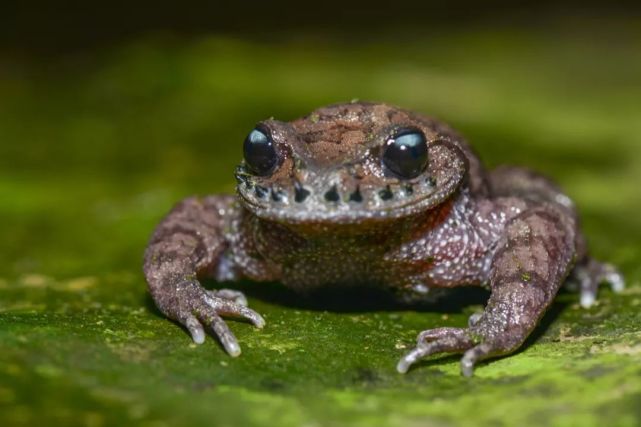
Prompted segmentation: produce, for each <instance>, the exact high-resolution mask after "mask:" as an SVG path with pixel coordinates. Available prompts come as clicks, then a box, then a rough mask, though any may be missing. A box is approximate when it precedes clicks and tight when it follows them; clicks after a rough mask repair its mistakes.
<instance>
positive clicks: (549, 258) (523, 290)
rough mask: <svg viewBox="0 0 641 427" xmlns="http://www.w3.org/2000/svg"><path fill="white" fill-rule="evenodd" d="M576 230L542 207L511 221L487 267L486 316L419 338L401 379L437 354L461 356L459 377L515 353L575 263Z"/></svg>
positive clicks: (404, 362)
mask: <svg viewBox="0 0 641 427" xmlns="http://www.w3.org/2000/svg"><path fill="white" fill-rule="evenodd" d="M575 236H576V224H575V221H574V219H573V218H572V217H571V216H569V215H567V214H566V213H565V212H563V211H562V210H560V209H558V208H556V207H553V206H549V205H543V206H539V207H536V208H531V209H529V210H526V211H524V212H522V213H521V214H519V215H518V216H516V217H515V218H514V219H512V220H511V221H510V222H509V223H508V225H507V227H506V229H505V232H504V235H503V237H502V239H501V240H500V243H499V246H498V249H497V251H496V253H495V255H494V258H493V261H492V267H491V271H490V285H491V289H492V293H491V296H490V299H489V301H488V304H487V306H486V308H485V311H484V312H483V313H482V314H481V315H476V316H472V318H470V324H469V325H468V327H467V328H438V329H432V330H427V331H424V332H422V333H421V334H420V335H419V337H418V345H417V347H416V348H415V349H414V350H412V351H411V352H409V353H408V354H406V355H405V356H404V357H403V358H402V359H401V360H400V361H399V363H398V366H397V369H398V371H399V372H401V373H405V372H407V370H408V369H409V367H410V366H411V365H412V364H413V363H415V362H416V361H418V360H420V359H422V358H424V357H427V356H429V355H432V354H436V353H464V355H463V358H462V360H461V372H462V374H463V375H465V376H471V375H472V373H473V371H474V366H475V365H476V363H477V362H479V361H481V360H483V359H487V358H490V357H496V356H501V355H505V354H509V353H511V352H513V351H515V350H516V349H517V348H519V347H520V346H521V344H522V343H523V342H524V341H525V339H526V338H527V337H528V336H529V335H530V333H531V332H532V330H533V329H534V327H535V326H536V325H537V324H538V322H539V320H540V319H541V317H542V316H543V314H544V313H545V311H546V309H547V308H548V307H549V305H550V304H551V302H552V300H553V299H554V297H555V295H556V293H557V291H558V289H559V287H560V286H561V284H562V283H563V281H564V280H565V278H566V277H567V275H568V274H569V272H570V270H571V268H572V266H573V264H574V262H575V250H576V243H575Z"/></svg>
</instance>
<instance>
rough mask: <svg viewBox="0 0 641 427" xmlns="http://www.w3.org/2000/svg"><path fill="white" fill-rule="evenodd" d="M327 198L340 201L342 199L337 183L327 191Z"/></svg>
mask: <svg viewBox="0 0 641 427" xmlns="http://www.w3.org/2000/svg"><path fill="white" fill-rule="evenodd" d="M325 200H327V201H328V202H338V201H339V200H340V196H339V195H338V190H337V189H336V185H333V186H332V188H330V189H329V190H328V191H327V192H326V193H325Z"/></svg>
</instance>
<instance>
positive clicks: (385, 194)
mask: <svg viewBox="0 0 641 427" xmlns="http://www.w3.org/2000/svg"><path fill="white" fill-rule="evenodd" d="M378 195H379V196H380V198H381V199H382V200H390V199H391V198H393V197H394V193H392V189H391V188H390V186H389V185H388V186H386V187H385V188H384V189H382V190H381V191H379V192H378Z"/></svg>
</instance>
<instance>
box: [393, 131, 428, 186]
mask: <svg viewBox="0 0 641 427" xmlns="http://www.w3.org/2000/svg"><path fill="white" fill-rule="evenodd" d="M383 164H384V165H385V167H387V169H389V170H390V171H391V172H393V173H394V174H396V175H398V176H399V177H400V178H405V179H410V178H415V177H417V176H419V175H420V174H421V173H422V172H423V170H424V169H425V167H426V165H427V141H426V139H425V135H423V132H421V131H420V130H417V129H411V128H403V129H399V130H397V131H396V132H395V133H394V134H393V135H392V136H391V137H390V138H389V139H388V140H387V141H386V142H385V147H384V150H383Z"/></svg>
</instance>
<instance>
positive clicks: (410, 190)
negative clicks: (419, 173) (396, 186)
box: [405, 184, 414, 196]
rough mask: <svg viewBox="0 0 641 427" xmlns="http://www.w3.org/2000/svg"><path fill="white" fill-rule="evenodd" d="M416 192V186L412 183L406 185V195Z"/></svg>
mask: <svg viewBox="0 0 641 427" xmlns="http://www.w3.org/2000/svg"><path fill="white" fill-rule="evenodd" d="M413 193H414V186H413V185H412V184H406V185H405V195H406V196H411V195H412V194H413Z"/></svg>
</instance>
